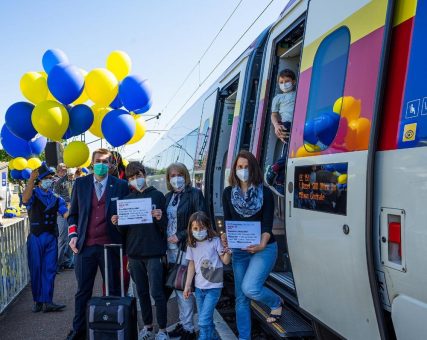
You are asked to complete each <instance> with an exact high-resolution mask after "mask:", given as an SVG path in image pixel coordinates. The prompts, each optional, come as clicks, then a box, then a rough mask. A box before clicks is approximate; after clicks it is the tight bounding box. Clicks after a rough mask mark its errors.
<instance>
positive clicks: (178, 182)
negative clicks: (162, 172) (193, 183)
mask: <svg viewBox="0 0 427 340" xmlns="http://www.w3.org/2000/svg"><path fill="white" fill-rule="evenodd" d="M170 184H171V185H172V188H174V189H175V190H179V189H182V187H183V186H184V185H185V180H184V177H182V176H176V177H172V178H171V180H170Z"/></svg>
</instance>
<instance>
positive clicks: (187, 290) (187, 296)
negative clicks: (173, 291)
mask: <svg viewBox="0 0 427 340" xmlns="http://www.w3.org/2000/svg"><path fill="white" fill-rule="evenodd" d="M183 295H184V298H185V299H186V300H188V298H189V297H190V295H191V288H190V287H187V286H186V287H185V289H184V293H183Z"/></svg>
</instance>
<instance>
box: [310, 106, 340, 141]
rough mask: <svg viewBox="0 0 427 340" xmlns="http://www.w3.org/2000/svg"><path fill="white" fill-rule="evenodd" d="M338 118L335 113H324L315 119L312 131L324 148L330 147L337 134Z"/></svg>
mask: <svg viewBox="0 0 427 340" xmlns="http://www.w3.org/2000/svg"><path fill="white" fill-rule="evenodd" d="M339 121H340V116H339V115H338V114H337V113H335V112H325V113H323V114H321V115H319V116H318V117H316V119H315V123H314V130H315V133H316V136H317V138H318V140H319V141H320V142H321V143H322V144H325V145H326V146H329V145H331V143H332V141H333V140H334V138H335V135H336V134H337V129H338V124H339Z"/></svg>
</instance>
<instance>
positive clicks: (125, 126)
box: [101, 109, 136, 147]
mask: <svg viewBox="0 0 427 340" xmlns="http://www.w3.org/2000/svg"><path fill="white" fill-rule="evenodd" d="M135 125H136V124H135V120H134V118H133V117H132V115H131V114H130V113H129V112H127V111H125V110H121V109H116V110H112V111H110V112H109V113H108V114H107V115H106V116H105V117H104V119H103V120H102V124H101V126H102V133H103V134H104V137H105V139H106V140H107V141H108V143H110V144H111V145H112V146H114V147H118V146H121V145H124V144H126V143H127V142H129V141H130V140H131V139H132V137H133V135H134V133H135Z"/></svg>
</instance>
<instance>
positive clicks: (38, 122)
mask: <svg viewBox="0 0 427 340" xmlns="http://www.w3.org/2000/svg"><path fill="white" fill-rule="evenodd" d="M31 122H32V123H33V126H34V128H35V129H36V130H37V132H39V133H40V134H41V135H43V136H45V137H47V138H50V139H52V140H54V141H57V142H59V141H60V140H61V139H62V137H63V136H64V133H65V131H67V128H68V124H69V122H70V117H69V116H68V111H67V110H66V109H65V107H64V106H63V105H62V104H60V103H58V102H56V101H53V100H46V101H44V102H41V103H39V104H37V105H36V107H35V108H34V110H33V113H32V114H31Z"/></svg>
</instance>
